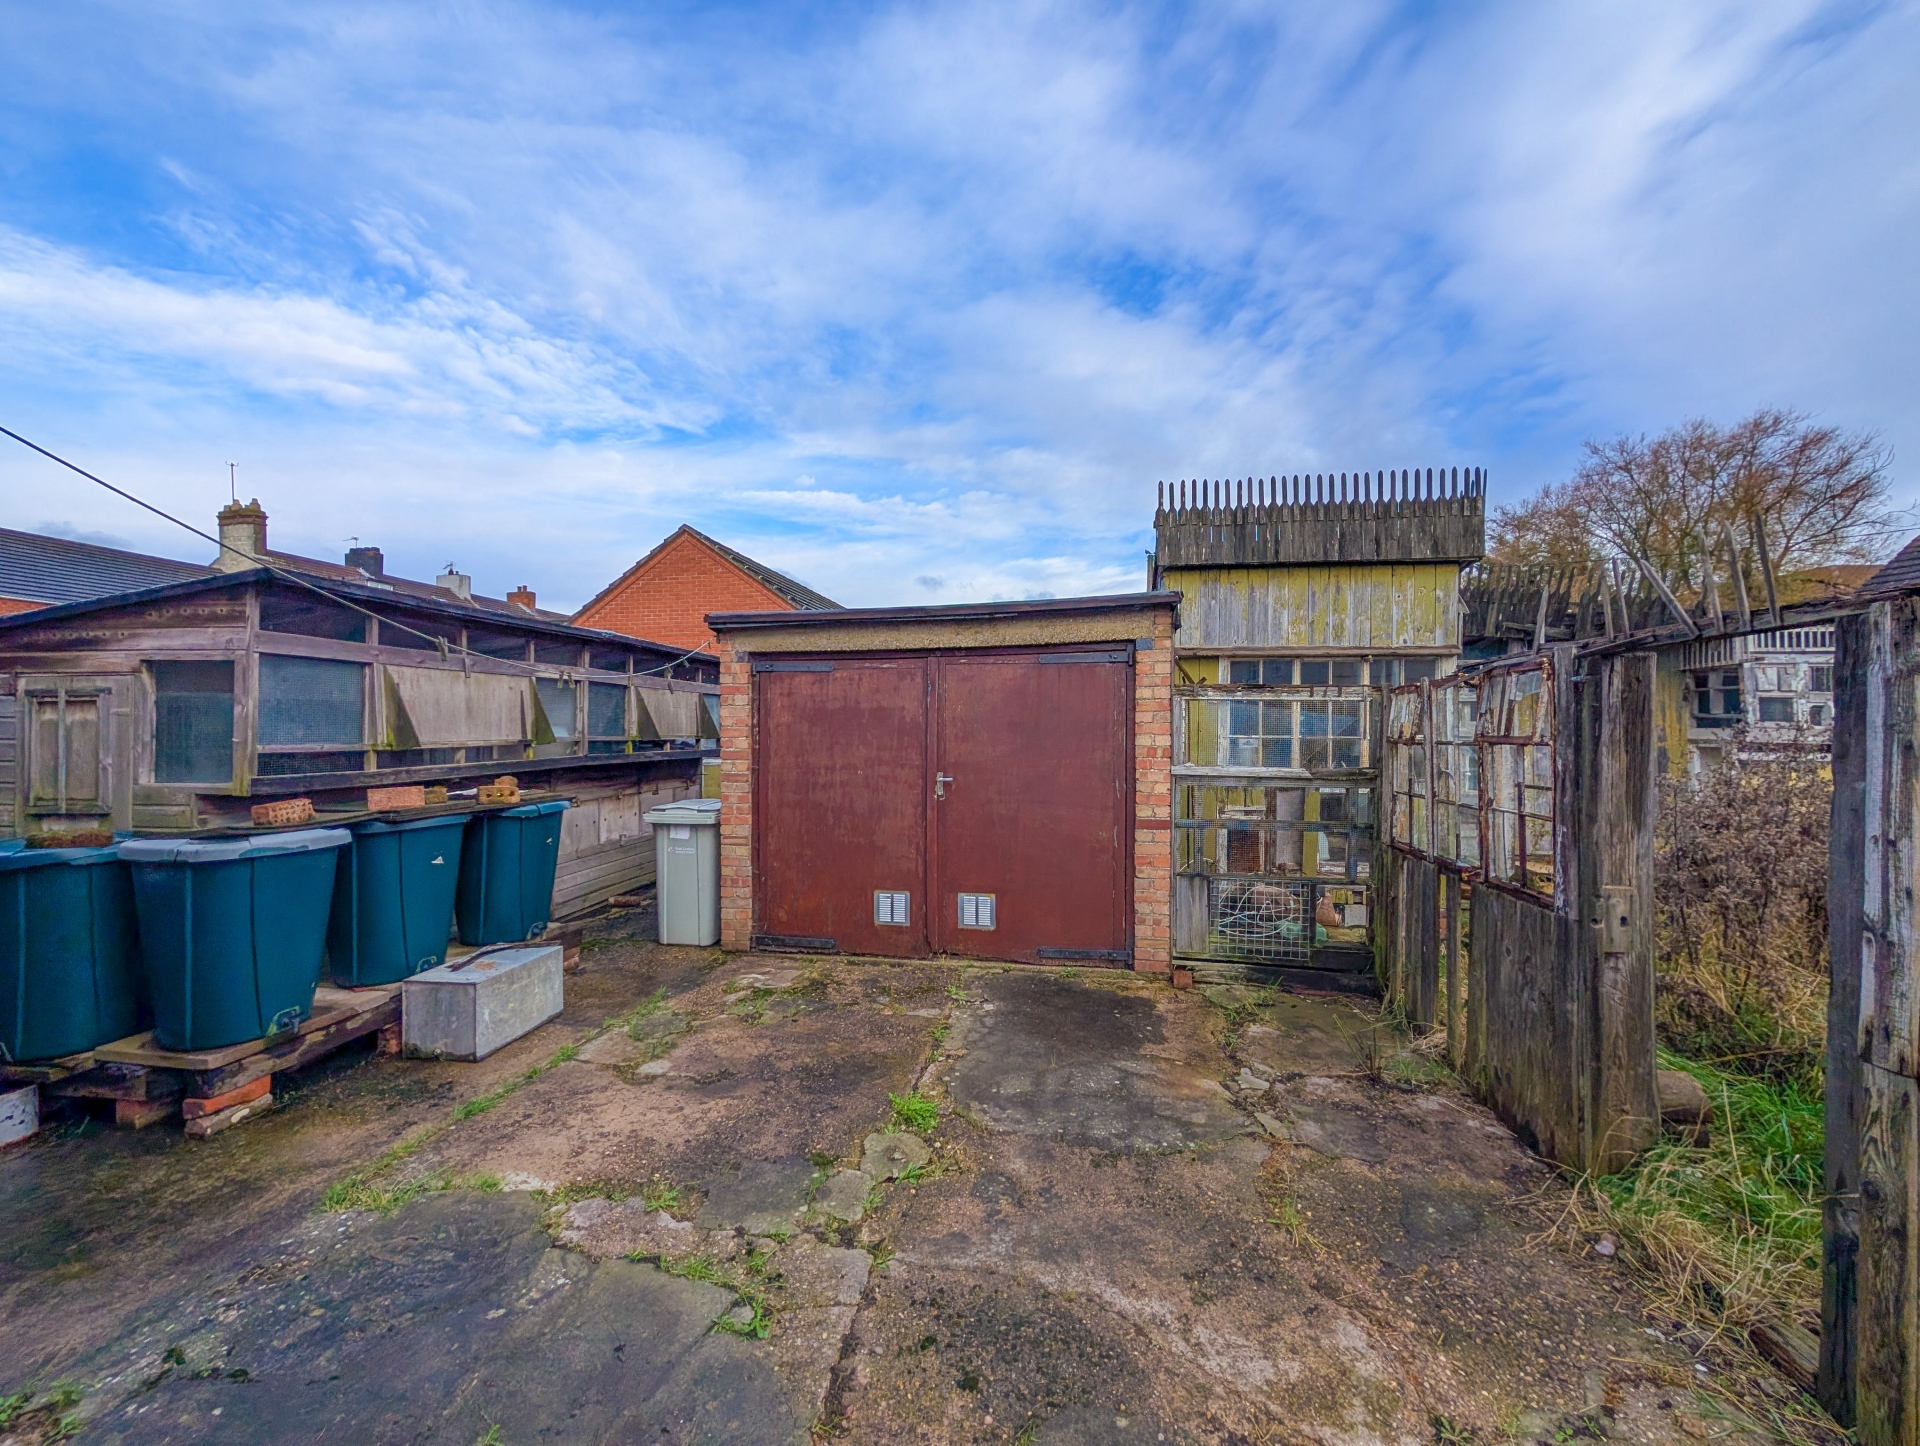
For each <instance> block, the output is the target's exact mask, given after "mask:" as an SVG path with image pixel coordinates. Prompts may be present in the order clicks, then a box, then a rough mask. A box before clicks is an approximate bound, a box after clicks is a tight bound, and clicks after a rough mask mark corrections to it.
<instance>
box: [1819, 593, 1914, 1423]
mask: <svg viewBox="0 0 1920 1446" xmlns="http://www.w3.org/2000/svg"><path fill="white" fill-rule="evenodd" d="M1835 642H1836V645H1837V647H1836V656H1835V659H1834V664H1835V666H1834V732H1833V783H1834V793H1833V833H1832V842H1831V850H1832V852H1831V855H1830V860H1831V861H1830V864H1829V882H1828V893H1827V911H1828V927H1829V934H1828V944H1829V947H1830V954H1831V958H1832V961H1833V985H1832V990H1831V992H1830V994H1829V996H1828V1010H1827V1109H1826V1123H1827V1202H1826V1221H1825V1225H1826V1231H1825V1233H1826V1249H1825V1289H1824V1299H1823V1303H1822V1310H1821V1317H1822V1320H1821V1351H1820V1379H1819V1385H1818V1391H1819V1395H1820V1399H1821V1401H1822V1403H1823V1404H1824V1405H1825V1406H1826V1408H1827V1409H1828V1411H1830V1412H1831V1413H1832V1414H1833V1416H1834V1418H1835V1419H1836V1420H1838V1421H1840V1422H1841V1423H1842V1424H1843V1425H1850V1426H1852V1427H1853V1429H1854V1433H1855V1439H1856V1440H1857V1441H1858V1442H1859V1443H1860V1446H1916V1443H1920V1141H1917V1140H1916V1130H1920V1084H1917V1083H1916V1081H1915V1067H1916V1062H1920V998H1916V995H1917V994H1920V986H1917V985H1916V981H1915V977H1914V953H1915V949H1916V942H1917V940H1920V921H1917V920H1916V916H1915V908H1916V904H1915V898H1914V891H1915V884H1916V869H1917V868H1920V839H1917V838H1916V834H1920V829H1917V828H1916V811H1920V758H1917V757H1916V737H1917V736H1920V706H1917V700H1920V597H1915V596H1913V595H1911V594H1909V595H1905V596H1899V597H1893V598H1889V599H1885V600H1881V601H1876V602H1874V603H1872V604H1871V605H1870V606H1869V607H1868V608H1867V609H1866V610H1865V611H1864V612H1861V613H1857V614H1855V615H1852V616H1848V617H1843V618H1841V619H1840V620H1839V623H1838V636H1837V638H1836V639H1835Z"/></svg>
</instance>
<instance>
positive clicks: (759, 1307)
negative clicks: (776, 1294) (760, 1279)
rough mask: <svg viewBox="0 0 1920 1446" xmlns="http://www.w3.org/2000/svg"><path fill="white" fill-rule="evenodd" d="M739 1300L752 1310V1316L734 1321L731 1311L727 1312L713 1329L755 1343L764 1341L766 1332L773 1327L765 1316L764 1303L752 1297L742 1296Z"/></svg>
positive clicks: (767, 1316)
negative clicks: (742, 1337)
mask: <svg viewBox="0 0 1920 1446" xmlns="http://www.w3.org/2000/svg"><path fill="white" fill-rule="evenodd" d="M740 1300H741V1303H742V1304H743V1305H746V1306H748V1307H750V1308H751V1309H752V1311H753V1314H752V1316H750V1317H749V1318H748V1319H746V1320H735V1319H734V1318H733V1311H732V1310H729V1311H728V1312H727V1313H726V1314H725V1315H723V1316H721V1317H720V1319H718V1320H717V1321H715V1322H714V1323H713V1324H714V1328H715V1329H716V1330H723V1331H725V1332H726V1333H727V1334H728V1335H734V1336H746V1337H747V1338H748V1339H750V1340H756V1341H763V1340H765V1339H766V1338H767V1333H768V1331H770V1330H771V1329H772V1327H773V1320H772V1317H770V1316H769V1315H768V1314H767V1304H766V1302H765V1301H763V1300H758V1299H756V1298H754V1297H752V1296H742V1297H741V1298H740Z"/></svg>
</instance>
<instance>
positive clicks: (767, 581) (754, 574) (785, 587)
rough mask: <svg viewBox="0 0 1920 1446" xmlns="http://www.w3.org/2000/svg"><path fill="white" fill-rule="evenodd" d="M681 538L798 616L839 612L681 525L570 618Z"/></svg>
mask: <svg viewBox="0 0 1920 1446" xmlns="http://www.w3.org/2000/svg"><path fill="white" fill-rule="evenodd" d="M682 537H691V538H693V539H694V540H695V541H696V542H699V543H702V544H704V545H705V546H706V547H708V548H711V549H712V550H713V551H714V552H716V553H718V554H719V555H720V556H721V557H723V558H725V559H726V560H727V561H728V562H730V563H732V564H733V565H734V566H735V567H737V568H739V569H740V571H742V572H744V573H745V574H746V575H747V576H748V577H750V578H752V579H753V580H754V581H755V582H757V583H759V584H760V585H761V586H762V587H764V588H766V589H767V590H768V591H769V592H771V593H772V594H773V595H774V596H775V597H777V598H779V599H781V600H782V601H783V602H786V603H788V604H790V605H791V606H793V607H795V608H797V609H799V610H800V611H801V612H838V611H841V610H842V609H841V607H840V604H839V603H837V602H835V601H834V600H833V599H832V598H830V597H828V596H826V595H825V594H824V593H818V592H815V591H814V590H813V589H812V588H810V587H808V586H807V585H806V584H805V583H803V582H798V581H795V580H794V579H793V578H790V577H788V576H787V575H786V574H785V573H784V572H775V571H774V570H773V569H772V568H770V567H768V566H767V565H766V564H765V563H763V562H755V561H754V560H753V559H752V558H750V557H748V556H747V555H746V554H745V553H744V552H736V551H735V550H734V549H733V548H731V547H728V546H727V545H726V543H724V542H720V541H717V540H716V539H714V538H711V537H709V536H707V534H706V533H704V532H702V531H700V530H699V529H698V528H697V527H689V526H687V525H686V524H685V523H684V522H683V523H681V524H680V526H679V527H677V528H675V529H674V531H673V532H672V533H671V534H670V535H669V536H668V537H667V538H666V539H665V540H663V541H662V542H661V543H660V545H659V546H658V547H656V548H654V549H653V551H651V552H649V553H648V554H647V555H646V556H645V557H643V558H641V559H640V560H639V561H638V562H636V563H635V564H634V565H633V566H632V567H630V568H628V569H627V570H626V571H625V572H623V573H621V574H620V576H618V577H616V578H615V579H614V580H613V581H612V582H610V583H608V584H607V585H606V586H605V587H603V588H601V589H600V591H599V592H597V593H595V594H594V595H593V598H592V599H591V600H590V601H589V602H588V603H587V604H586V606H585V607H583V608H581V609H580V610H579V611H578V612H576V613H575V614H574V616H575V617H576V618H577V617H582V616H584V615H585V614H587V613H589V612H591V611H592V610H593V609H594V608H596V607H598V606H599V605H600V604H601V603H602V602H604V601H605V600H606V599H607V598H610V597H612V596H613V595H614V594H615V593H616V592H618V591H619V590H620V589H621V588H622V587H624V586H626V584H627V583H628V582H629V581H630V580H632V579H633V578H635V577H637V576H639V574H640V573H642V572H644V571H645V570H646V567H647V564H649V563H650V562H652V561H653V560H654V559H655V558H656V557H658V556H659V555H660V554H661V553H663V552H665V551H666V550H667V549H668V548H669V547H671V546H673V544H674V543H675V542H677V541H679V540H680V539H681V538H682Z"/></svg>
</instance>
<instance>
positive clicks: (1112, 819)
mask: <svg viewBox="0 0 1920 1446" xmlns="http://www.w3.org/2000/svg"><path fill="white" fill-rule="evenodd" d="M934 668H935V675H934V711H935V730H934V731H935V740H936V741H935V758H936V763H937V767H936V768H935V770H934V778H933V780H932V782H933V787H932V788H931V789H930V792H931V793H932V795H933V799H932V808H933V814H934V843H933V866H934V867H933V871H932V879H933V888H932V894H933V907H934V912H933V945H934V947H935V948H936V949H937V950H939V951H940V952H942V953H948V954H967V955H972V956H974V957H976V958H987V959H1018V960H1024V961H1027V962H1030V963H1056V964H1057V963H1063V962H1068V961H1074V960H1078V961H1084V962H1086V963H1089V964H1107V965H1124V964H1126V963H1127V962H1128V961H1129V960H1130V959H1131V957H1132V956H1131V953H1130V950H1129V943H1130V934H1131V926H1132V919H1131V914H1132V909H1131V898H1132V891H1131V888H1130V887H1129V885H1130V878H1129V874H1130V871H1131V859H1132V849H1131V842H1132V838H1131V830H1132V815H1133V758H1132V727H1131V718H1132V702H1133V688H1132V670H1131V667H1130V659H1129V657H1128V654H1127V652H1126V651H1125V650H1098V651H1087V652H1077V653H1073V652H1063V653H1029V654H1008V655H994V654H979V655H972V656H952V657H942V658H939V659H937V660H936V661H935V663H934Z"/></svg>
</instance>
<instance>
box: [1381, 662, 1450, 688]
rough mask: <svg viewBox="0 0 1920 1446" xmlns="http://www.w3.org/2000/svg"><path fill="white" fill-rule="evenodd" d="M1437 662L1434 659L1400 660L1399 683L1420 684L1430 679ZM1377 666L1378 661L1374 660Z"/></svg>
mask: <svg viewBox="0 0 1920 1446" xmlns="http://www.w3.org/2000/svg"><path fill="white" fill-rule="evenodd" d="M1437 662H1438V660H1437V659H1435V658H1402V659H1400V681H1401V682H1403V683H1421V682H1425V681H1426V680H1427V679H1428V678H1431V677H1432V676H1433V675H1434V674H1433V670H1434V667H1435V666H1436V664H1437ZM1375 666H1378V660H1377V659H1376V660H1375Z"/></svg>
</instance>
